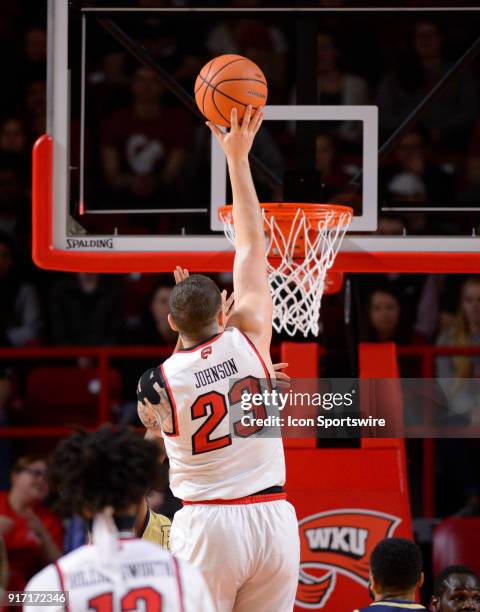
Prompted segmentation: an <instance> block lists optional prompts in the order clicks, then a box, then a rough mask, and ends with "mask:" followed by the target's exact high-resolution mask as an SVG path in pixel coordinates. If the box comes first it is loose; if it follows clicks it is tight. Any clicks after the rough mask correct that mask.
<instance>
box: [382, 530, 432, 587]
mask: <svg viewBox="0 0 480 612" xmlns="http://www.w3.org/2000/svg"><path fill="white" fill-rule="evenodd" d="M422 565H423V561H422V553H421V551H420V548H419V547H418V546H417V545H416V544H415V542H412V540H407V539H405V538H385V539H384V540H382V541H381V542H379V543H378V544H377V545H376V546H375V548H374V549H373V552H372V556H371V557H370V569H371V572H372V576H373V578H374V579H375V580H376V582H377V583H378V584H379V586H380V587H382V588H385V589H391V588H394V589H398V590H406V589H411V588H413V587H414V586H415V585H416V584H417V582H418V580H419V578H420V574H421V573H422Z"/></svg>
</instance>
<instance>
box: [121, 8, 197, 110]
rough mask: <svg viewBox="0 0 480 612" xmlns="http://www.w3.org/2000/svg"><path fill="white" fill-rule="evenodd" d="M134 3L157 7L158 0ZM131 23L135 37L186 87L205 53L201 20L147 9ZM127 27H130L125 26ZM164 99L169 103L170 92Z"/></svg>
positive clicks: (171, 100) (170, 102) (171, 96)
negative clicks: (147, 10) (148, 11)
mask: <svg viewBox="0 0 480 612" xmlns="http://www.w3.org/2000/svg"><path fill="white" fill-rule="evenodd" d="M138 6H139V7H141V8H146V9H148V8H152V7H155V8H157V7H158V0H138ZM132 21H133V20H132ZM131 25H132V28H133V34H134V36H135V38H136V40H138V41H139V42H141V44H142V45H143V47H145V49H146V50H147V51H148V52H149V53H150V54H151V56H152V57H153V58H155V59H156V60H157V62H159V64H160V65H161V66H162V68H164V69H165V70H167V71H168V72H169V73H170V74H171V75H172V76H173V78H174V79H175V80H176V81H178V82H179V83H180V84H181V85H183V87H185V88H186V89H189V88H190V87H191V85H192V82H193V81H194V80H195V78H196V76H197V74H198V73H199V71H200V69H201V67H202V65H203V61H202V60H203V58H204V57H205V48H204V43H203V41H204V40H205V38H206V32H205V30H204V28H205V26H204V25H203V23H202V20H199V19H192V18H190V19H188V18H187V19H185V15H182V16H178V15H176V14H175V13H166V14H165V13H159V12H151V13H144V14H143V18H142V19H141V20H139V21H138V23H135V21H133V23H132V24H131ZM135 28H136V29H135ZM129 31H132V30H130V28H129ZM205 61H206V60H205ZM165 101H166V103H168V104H169V105H171V104H172V103H174V96H173V95H172V94H171V93H170V92H166V94H165Z"/></svg>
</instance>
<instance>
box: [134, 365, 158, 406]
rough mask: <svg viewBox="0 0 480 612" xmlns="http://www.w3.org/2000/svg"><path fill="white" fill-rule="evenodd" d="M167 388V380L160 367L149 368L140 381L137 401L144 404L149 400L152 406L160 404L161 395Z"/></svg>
mask: <svg viewBox="0 0 480 612" xmlns="http://www.w3.org/2000/svg"><path fill="white" fill-rule="evenodd" d="M164 388H165V380H164V378H163V374H162V372H161V369H160V366H157V367H155V368H149V369H148V370H147V371H146V372H144V373H143V374H142V375H141V376H140V379H139V381H138V387H137V399H138V401H139V402H142V403H144V402H145V400H148V401H149V402H150V403H151V404H158V403H159V402H160V399H161V398H160V393H161V391H162V389H164Z"/></svg>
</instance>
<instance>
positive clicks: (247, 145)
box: [207, 104, 263, 160]
mask: <svg viewBox="0 0 480 612" xmlns="http://www.w3.org/2000/svg"><path fill="white" fill-rule="evenodd" d="M252 111H253V109H252V106H251V105H250V104H249V105H248V106H247V108H246V110H245V114H244V116H243V120H242V124H241V125H239V124H238V112H237V109H236V108H235V107H233V108H232V110H231V113H230V131H229V132H222V131H221V130H220V129H219V128H218V126H216V125H215V124H214V123H212V122H211V121H207V126H208V127H209V128H210V130H211V131H212V132H213V134H214V135H215V137H216V139H217V140H218V142H219V143H220V146H221V147H222V149H223V150H224V152H225V155H226V156H227V160H235V159H242V158H246V157H248V153H249V152H250V149H251V148H252V144H253V139H254V138H255V135H256V133H257V132H258V130H259V129H260V126H261V125H262V120H263V113H262V111H261V110H260V108H258V109H257V110H256V111H255V112H254V113H253V112H252Z"/></svg>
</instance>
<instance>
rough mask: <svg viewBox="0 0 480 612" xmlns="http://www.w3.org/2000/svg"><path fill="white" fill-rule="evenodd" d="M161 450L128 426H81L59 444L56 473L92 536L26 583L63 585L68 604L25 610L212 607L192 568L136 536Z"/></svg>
mask: <svg viewBox="0 0 480 612" xmlns="http://www.w3.org/2000/svg"><path fill="white" fill-rule="evenodd" d="M158 458H159V450H158V446H157V445H156V444H154V443H152V442H149V441H146V440H142V439H141V438H139V436H138V435H137V434H135V433H134V432H132V431H130V430H125V429H123V430H122V429H120V430H116V431H115V430H112V429H111V428H110V427H103V428H102V429H100V430H99V431H98V432H94V433H91V434H89V433H85V432H79V433H76V434H73V435H72V436H70V438H68V439H67V440H65V441H63V442H62V443H61V444H60V446H59V447H58V449H57V451H56V452H55V455H54V458H53V474H54V477H55V480H56V481H57V483H58V485H59V488H60V491H61V493H62V497H63V500H64V501H65V502H66V504H67V505H68V506H69V508H70V509H71V510H72V511H74V512H77V513H79V514H81V515H83V516H84V517H85V518H87V519H93V529H92V544H91V545H87V546H81V547H80V548H78V549H76V550H74V551H72V552H71V553H69V554H67V555H65V556H63V557H61V558H60V559H59V560H58V561H57V562H56V563H55V564H50V565H48V566H47V567H46V568H45V569H43V570H42V571H41V572H39V573H38V574H37V575H36V576H34V577H33V578H32V579H31V580H30V582H29V583H28V584H27V587H26V591H27V592H33V591H68V604H66V605H63V604H62V603H58V604H57V605H53V606H51V605H50V606H39V605H38V604H37V605H33V604H32V605H26V606H24V610H26V611H27V612H34V611H36V610H38V609H39V608H40V609H41V610H45V611H47V610H48V611H50V612H58V611H60V610H62V611H63V610H65V611H67V612H68V611H71V612H85V611H86V610H88V611H89V612H123V611H125V612H126V611H131V610H143V611H144V612H215V608H214V606H213V603H212V600H211V597H210V594H209V592H208V588H207V586H206V584H205V581H204V579H203V577H202V576H201V574H200V572H199V571H198V570H197V569H196V568H194V567H192V566H190V565H188V564H187V563H186V562H185V561H183V560H178V559H176V558H175V557H173V556H172V555H171V554H170V553H169V552H168V551H166V550H164V549H163V548H161V547H160V546H158V545H156V544H153V543H151V542H147V541H145V540H139V539H136V538H135V537H134V536H133V525H134V522H135V518H136V513H137V511H138V508H139V506H140V504H141V502H142V498H143V496H144V494H145V491H146V490H147V489H148V488H149V487H152V486H154V485H155V484H156V482H157V481H158V475H159V464H158ZM32 596H33V593H32ZM55 601H57V602H58V601H59V600H58V597H57V599H56V600H55Z"/></svg>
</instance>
